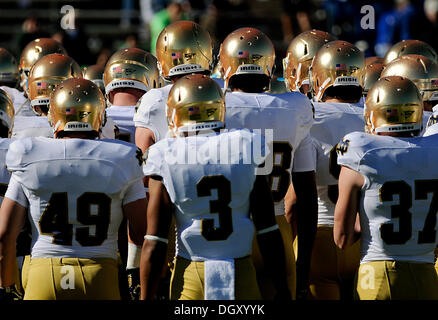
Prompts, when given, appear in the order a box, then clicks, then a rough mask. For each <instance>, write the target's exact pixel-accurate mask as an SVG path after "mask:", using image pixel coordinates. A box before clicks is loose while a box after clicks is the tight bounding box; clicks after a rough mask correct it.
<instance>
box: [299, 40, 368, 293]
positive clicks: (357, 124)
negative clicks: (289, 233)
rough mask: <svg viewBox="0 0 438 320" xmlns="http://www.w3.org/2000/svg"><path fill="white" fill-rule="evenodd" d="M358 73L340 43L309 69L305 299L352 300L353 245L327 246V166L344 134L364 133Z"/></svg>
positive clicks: (332, 181)
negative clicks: (311, 113) (312, 175)
mask: <svg viewBox="0 0 438 320" xmlns="http://www.w3.org/2000/svg"><path fill="white" fill-rule="evenodd" d="M364 74H365V60H364V56H363V54H362V52H361V51H360V50H359V49H358V48H356V47H355V46H353V45H352V44H351V43H348V42H346V41H333V42H329V43H327V44H325V45H323V46H322V47H321V48H320V49H319V50H318V52H317V53H316V55H315V57H314V60H313V62H312V65H311V73H310V85H311V92H312V95H313V96H314V97H315V98H314V99H315V102H314V103H313V106H314V109H315V122H314V124H313V126H312V128H311V129H310V134H311V136H312V139H313V143H312V145H313V148H314V151H313V153H314V161H316V164H317V165H316V182H317V190H318V228H317V233H316V238H315V244H314V246H313V252H312V262H311V267H310V286H309V298H310V299H318V300H339V299H351V297H352V287H353V280H354V275H355V272H356V269H357V267H358V265H359V243H357V244H356V245H355V246H353V247H352V248H351V249H350V250H348V251H344V252H342V251H341V250H339V249H338V248H337V247H336V245H335V243H334V242H333V216H334V206H335V203H336V198H337V176H338V172H337V167H336V163H335V164H334V165H333V163H332V154H333V153H334V152H335V150H334V149H333V147H334V146H335V145H336V144H337V142H338V141H339V140H340V139H341V138H342V137H343V136H344V135H345V134H347V133H349V132H353V131H361V130H363V128H364V122H363V109H362V108H361V107H359V106H358V101H359V100H360V99H361V97H362V88H363V86H364ZM298 240H299V239H298ZM298 243H299V241H298Z"/></svg>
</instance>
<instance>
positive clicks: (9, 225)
mask: <svg viewBox="0 0 438 320" xmlns="http://www.w3.org/2000/svg"><path fill="white" fill-rule="evenodd" d="M25 218H26V208H25V207H23V206H22V205H20V204H19V203H17V202H15V201H13V200H11V199H9V198H4V199H3V202H2V205H1V208H0V287H4V288H6V287H10V286H12V285H13V284H14V279H15V278H14V273H15V259H16V256H15V253H16V240H17V237H18V234H19V233H20V231H21V229H22V227H23V226H24V222H25Z"/></svg>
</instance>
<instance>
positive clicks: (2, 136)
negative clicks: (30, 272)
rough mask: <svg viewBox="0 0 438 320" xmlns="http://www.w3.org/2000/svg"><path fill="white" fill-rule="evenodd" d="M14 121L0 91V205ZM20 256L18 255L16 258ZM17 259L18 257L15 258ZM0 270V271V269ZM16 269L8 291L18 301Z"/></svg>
mask: <svg viewBox="0 0 438 320" xmlns="http://www.w3.org/2000/svg"><path fill="white" fill-rule="evenodd" d="M13 120H14V106H13V104H12V100H11V99H10V97H9V96H8V94H7V93H6V92H5V91H3V90H2V89H0V203H1V202H2V201H3V197H4V196H5V193H6V189H7V187H8V183H9V179H10V174H9V172H8V170H7V168H6V153H7V151H8V148H9V144H10V143H11V139H8V138H9V136H10V129H11V127H12V124H13ZM18 255H20V256H22V253H18V254H17V256H18ZM17 258H18V257H17ZM0 270H1V269H0ZM19 274H20V273H19V272H17V268H14V281H15V284H16V286H12V287H10V288H9V289H8V291H9V292H8V294H9V297H10V299H15V300H19V299H21V298H22V292H21V285H20V284H21V282H20V277H19ZM5 295H6V289H4V288H0V299H2V298H3V297H4V296H5Z"/></svg>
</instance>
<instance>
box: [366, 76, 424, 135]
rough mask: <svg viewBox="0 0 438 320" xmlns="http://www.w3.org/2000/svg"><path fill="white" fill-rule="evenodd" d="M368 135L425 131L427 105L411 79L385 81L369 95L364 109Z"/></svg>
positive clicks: (376, 85) (386, 79)
mask: <svg viewBox="0 0 438 320" xmlns="http://www.w3.org/2000/svg"><path fill="white" fill-rule="evenodd" d="M364 117H365V131H367V132H368V133H372V134H378V133H380V132H406V131H413V132H415V131H418V133H419V132H420V131H421V130H422V127H423V121H422V119H423V101H422V99H421V95H420V91H418V88H417V86H416V85H415V84H414V83H413V82H412V81H411V80H409V79H408V78H405V77H398V76H389V77H381V78H380V79H379V80H378V81H377V82H376V83H375V84H374V85H373V86H372V88H371V89H370V91H368V95H367V100H366V102H365V108H364Z"/></svg>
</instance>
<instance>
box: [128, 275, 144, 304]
mask: <svg viewBox="0 0 438 320" xmlns="http://www.w3.org/2000/svg"><path fill="white" fill-rule="evenodd" d="M126 274H127V276H128V289H129V295H130V298H131V300H140V290H141V289H140V268H135V269H128V270H126Z"/></svg>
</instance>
